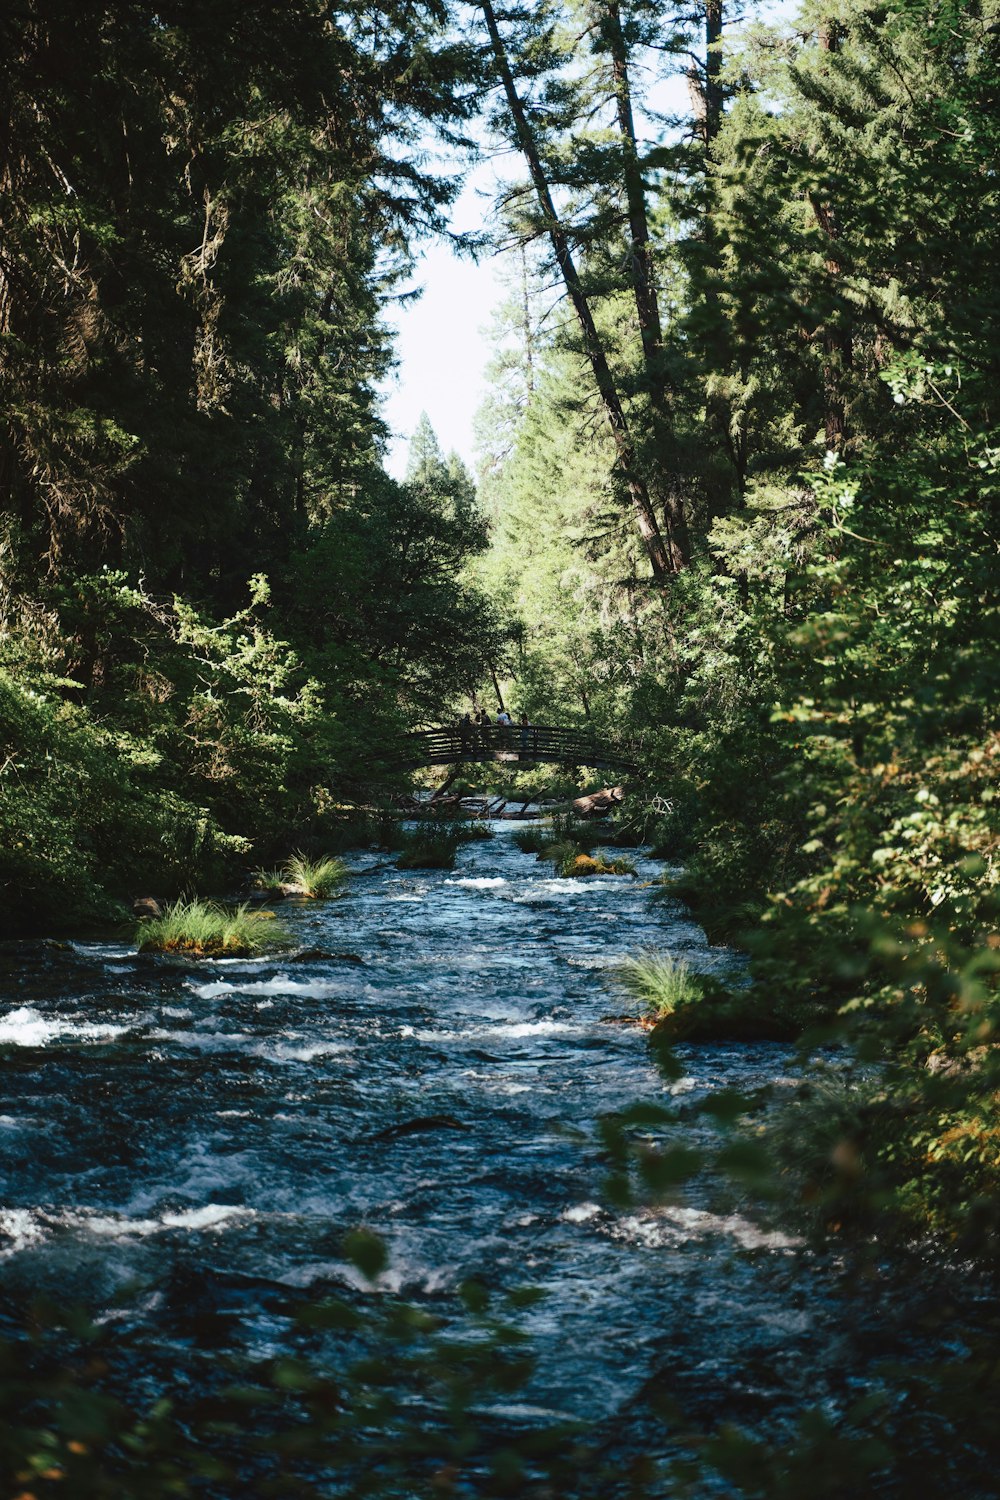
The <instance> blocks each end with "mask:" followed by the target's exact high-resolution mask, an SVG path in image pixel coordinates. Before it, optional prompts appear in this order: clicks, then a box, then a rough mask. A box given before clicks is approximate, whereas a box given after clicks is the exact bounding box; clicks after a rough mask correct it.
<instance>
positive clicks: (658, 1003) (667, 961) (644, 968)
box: [613, 949, 705, 1020]
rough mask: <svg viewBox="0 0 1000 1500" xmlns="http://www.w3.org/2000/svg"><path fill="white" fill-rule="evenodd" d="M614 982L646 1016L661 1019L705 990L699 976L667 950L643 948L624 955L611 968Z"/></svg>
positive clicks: (699, 998) (702, 997)
mask: <svg viewBox="0 0 1000 1500" xmlns="http://www.w3.org/2000/svg"><path fill="white" fill-rule="evenodd" d="M613 979H614V983H615V984H616V985H617V987H618V989H619V990H622V991H623V992H624V993H625V994H626V995H628V996H629V997H630V998H631V999H633V1000H638V1001H639V1002H640V1003H641V1004H642V1006H643V1008H644V1010H645V1013H646V1015H647V1016H650V1017H651V1018H653V1019H654V1020H661V1019H663V1018H664V1017H665V1016H672V1015H674V1013H675V1012H676V1011H677V1010H679V1009H680V1008H681V1007H683V1006H686V1005H694V1004H697V1002H698V1001H699V1000H702V999H704V995H705V991H704V987H703V985H702V984H701V982H700V980H699V979H697V978H696V977H695V976H694V975H693V974H692V973H691V971H690V969H689V968H688V966H687V964H686V963H685V962H684V961H683V959H676V958H673V957H672V956H671V955H670V954H669V953H659V952H657V951H656V950H655V949H647V950H646V951H645V952H643V953H637V954H635V955H634V956H633V957H632V958H626V959H625V960H624V961H623V962H622V963H621V964H620V965H619V967H618V968H617V969H616V970H615V971H614V975H613Z"/></svg>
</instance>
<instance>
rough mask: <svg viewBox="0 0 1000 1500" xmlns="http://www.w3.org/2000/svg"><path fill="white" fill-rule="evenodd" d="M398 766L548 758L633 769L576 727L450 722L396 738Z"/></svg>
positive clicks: (610, 748) (615, 752) (623, 758)
mask: <svg viewBox="0 0 1000 1500" xmlns="http://www.w3.org/2000/svg"><path fill="white" fill-rule="evenodd" d="M393 760H394V762H395V763H396V764H397V765H398V766H399V767H400V769H406V770H411V769H412V770H415V769H416V768H417V767H418V766H433V765H455V764H456V763H458V762H460V761H463V760H468V761H476V760H502V761H507V760H512V761H518V760H523V761H550V762H555V763H557V764H565V765H584V766H618V767H620V768H621V769H622V770H631V769H633V767H632V765H631V763H630V761H629V760H628V758H627V756H624V755H623V754H622V753H621V752H619V751H618V750H617V749H616V747H615V746H613V745H610V744H607V743H606V742H602V741H600V740H598V739H597V738H596V737H595V736H594V735H592V734H588V733H587V732H586V731H585V730H580V729H563V728H560V727H559V726H557V725H554V724H467V725H461V724H449V725H445V726H443V727H441V728H439V729H421V730H417V731H416V732H415V733H413V734H409V735H407V736H406V737H405V739H403V740H401V741H400V742H399V752H398V754H394V756H393Z"/></svg>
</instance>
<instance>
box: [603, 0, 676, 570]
mask: <svg viewBox="0 0 1000 1500" xmlns="http://www.w3.org/2000/svg"><path fill="white" fill-rule="evenodd" d="M602 11H603V17H604V23H605V24H604V31H605V35H606V37H607V42H608V50H609V52H610V53H611V66H612V71H613V76H614V87H615V104H616V107H617V111H618V129H619V132H620V134H621V142H622V162H623V169H624V170H623V176H624V179H625V197H626V201H627V203H628V224H629V235H630V238H631V242H632V243H631V254H630V255H629V267H630V275H631V281H632V291H633V295H634V297H635V310H636V313H637V315H638V318H639V336H640V338H641V340H642V360H643V367H644V371H645V377H646V389H647V391H648V394H649V404H650V407H651V408H652V413H653V422H654V426H655V428H656V436H657V439H658V441H657V445H656V446H657V449H658V450H659V453H660V459H661V463H662V465H663V477H664V488H665V490H666V494H665V497H664V511H665V515H666V522H667V540H668V543H669V546H670V562H671V571H672V572H675V573H677V572H679V571H680V569H681V568H683V567H685V566H686V565H687V563H688V562H689V561H690V559H691V548H690V541H689V538H688V528H687V517H686V516H685V514H684V502H683V500H682V499H681V497H680V494H679V493H678V492H677V490H676V489H675V488H672V487H671V484H670V479H669V477H668V475H667V472H666V462H665V459H664V456H663V455H664V449H665V447H666V439H667V436H668V434H669V433H670V431H671V428H672V425H673V420H672V414H671V411H670V403H669V401H668V399H667V383H666V374H665V371H664V368H663V326H662V324H661V322H660V304H659V299H658V297H657V294H656V282H655V280H654V278H653V258H652V254H651V252H650V239H649V218H648V215H647V213H646V188H645V184H644V183H643V180H642V167H641V166H640V163H639V150H638V146H637V145H636V138H635V119H634V116H633V114H632V89H631V85H630V83H629V75H628V53H627V50H626V46H625V36H624V33H623V31H622V24H621V12H620V10H619V7H618V0H605V3H604V5H603V6H602Z"/></svg>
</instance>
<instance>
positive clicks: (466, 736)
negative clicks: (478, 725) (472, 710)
mask: <svg viewBox="0 0 1000 1500" xmlns="http://www.w3.org/2000/svg"><path fill="white" fill-rule="evenodd" d="M474 728H475V726H474V725H473V722H472V715H471V714H463V715H462V717H461V718H460V719H459V721H458V742H459V744H460V745H461V747H462V754H463V755H467V754H468V752H469V751H470V750H471V749H472V737H473V730H474Z"/></svg>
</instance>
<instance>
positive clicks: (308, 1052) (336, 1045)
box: [250, 1042, 353, 1063]
mask: <svg viewBox="0 0 1000 1500" xmlns="http://www.w3.org/2000/svg"><path fill="white" fill-rule="evenodd" d="M250 1051H251V1053H252V1054H253V1055H254V1056H255V1057H262V1058H264V1059H265V1060H266V1061H267V1062H279V1063H290V1062H313V1061H314V1060H315V1059H316V1058H317V1057H335V1056H336V1055H337V1054H339V1053H342V1052H351V1051H353V1048H351V1047H350V1046H348V1044H347V1043H346V1042H310V1043H307V1044H306V1045H305V1046H301V1047H296V1046H294V1045H292V1044H290V1043H287V1042H278V1043H276V1044H275V1043H271V1042H262V1043H261V1044H260V1045H259V1046H257V1047H251V1048H250Z"/></svg>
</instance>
